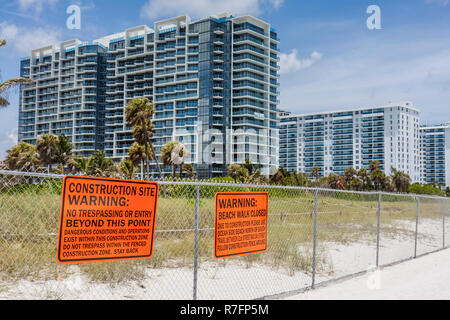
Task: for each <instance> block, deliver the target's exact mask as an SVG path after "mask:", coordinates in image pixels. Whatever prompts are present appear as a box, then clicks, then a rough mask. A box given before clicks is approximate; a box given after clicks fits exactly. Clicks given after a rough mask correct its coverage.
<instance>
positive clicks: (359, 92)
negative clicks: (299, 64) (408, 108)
mask: <svg viewBox="0 0 450 320" xmlns="http://www.w3.org/2000/svg"><path fill="white" fill-rule="evenodd" d="M404 52H408V54H403V53H404ZM280 81H281V89H280V91H281V95H280V100H281V105H280V108H281V109H283V110H288V111H292V112H294V113H308V112H318V111H329V110H335V109H345V108H353V107H363V106H368V105H383V104H387V103H390V102H399V101H412V102H413V104H414V105H415V106H416V107H417V108H418V109H420V110H421V111H422V113H421V117H422V121H428V122H429V123H440V122H442V121H443V120H442V119H448V118H449V117H450V113H449V110H450V109H449V105H448V101H450V39H444V38H442V37H437V38H435V39H431V38H424V39H421V40H417V41H411V40H410V39H406V38H405V39H404V40H403V41H399V39H398V38H394V39H386V40H385V41H384V42H383V43H382V44H380V42H370V41H369V40H367V39H363V40H360V41H358V40H354V39H350V38H349V40H348V41H344V42H342V47H341V48H340V50H339V51H337V52H333V54H331V53H330V54H327V59H326V60H325V59H324V60H323V61H322V62H321V63H320V64H317V66H315V67H314V68H308V69H305V70H304V72H301V73H298V74H289V76H288V77H286V78H282V79H281V80H280Z"/></svg>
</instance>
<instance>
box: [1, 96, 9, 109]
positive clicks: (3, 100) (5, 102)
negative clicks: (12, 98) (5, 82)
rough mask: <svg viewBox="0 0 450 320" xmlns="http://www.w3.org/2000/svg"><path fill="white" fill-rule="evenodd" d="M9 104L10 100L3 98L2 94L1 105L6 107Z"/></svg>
mask: <svg viewBox="0 0 450 320" xmlns="http://www.w3.org/2000/svg"><path fill="white" fill-rule="evenodd" d="M6 106H9V101H8V100H6V98H3V97H2V96H0V107H6Z"/></svg>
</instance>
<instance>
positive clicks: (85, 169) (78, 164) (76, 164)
mask: <svg viewBox="0 0 450 320" xmlns="http://www.w3.org/2000/svg"><path fill="white" fill-rule="evenodd" d="M89 168H90V158H75V159H70V160H69V170H70V171H71V172H73V173H82V174H84V175H88V174H89Z"/></svg>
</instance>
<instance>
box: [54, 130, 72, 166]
mask: <svg viewBox="0 0 450 320" xmlns="http://www.w3.org/2000/svg"><path fill="white" fill-rule="evenodd" d="M72 148H73V146H72V143H71V142H70V138H68V137H66V136H65V135H60V136H58V144H57V148H56V154H55V161H56V163H58V164H59V166H60V167H62V168H64V166H65V165H66V164H67V163H68V161H69V160H70V158H71V157H72Z"/></svg>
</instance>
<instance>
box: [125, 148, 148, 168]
mask: <svg viewBox="0 0 450 320" xmlns="http://www.w3.org/2000/svg"><path fill="white" fill-rule="evenodd" d="M147 149H148V152H150V147H148V148H147ZM148 156H149V157H150V158H153V157H154V155H153V154H149V155H148ZM128 159H130V161H131V162H132V163H133V165H134V166H135V167H137V166H139V164H142V166H141V168H142V169H144V167H145V159H147V157H146V155H145V148H144V146H141V145H140V144H139V143H137V142H135V143H133V144H132V145H131V148H130V149H129V150H128Z"/></svg>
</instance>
